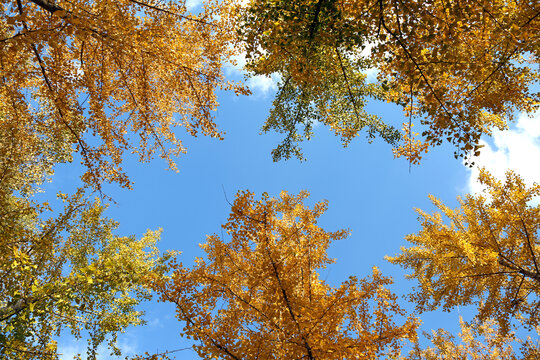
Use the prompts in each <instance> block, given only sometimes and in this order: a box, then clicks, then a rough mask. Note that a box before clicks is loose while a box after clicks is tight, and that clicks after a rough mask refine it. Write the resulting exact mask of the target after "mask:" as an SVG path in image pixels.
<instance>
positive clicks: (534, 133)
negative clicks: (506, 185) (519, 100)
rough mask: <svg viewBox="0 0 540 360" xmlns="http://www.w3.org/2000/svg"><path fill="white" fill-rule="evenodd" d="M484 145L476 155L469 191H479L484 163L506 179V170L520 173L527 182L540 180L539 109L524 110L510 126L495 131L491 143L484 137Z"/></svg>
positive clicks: (493, 172)
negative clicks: (479, 177) (514, 123)
mask: <svg viewBox="0 0 540 360" xmlns="http://www.w3.org/2000/svg"><path fill="white" fill-rule="evenodd" d="M480 143H481V144H482V145H484V147H483V148H482V149H481V153H480V156H479V157H478V158H477V159H475V163H476V165H475V166H474V167H473V168H472V169H471V171H470V173H469V179H468V191H469V192H470V193H479V192H480V191H481V190H482V186H481V185H480V183H478V181H477V178H478V172H479V168H480V167H485V168H486V169H487V170H488V171H489V172H490V173H491V174H492V175H493V176H495V177H497V178H499V179H504V177H505V172H506V171H507V170H513V171H515V172H516V173H518V174H519V175H520V176H521V177H522V178H523V179H524V180H525V182H526V183H527V184H528V185H531V184H532V183H534V182H537V183H540V112H537V113H535V114H532V115H530V116H529V115H526V114H521V115H520V116H519V118H518V121H517V123H516V125H515V126H514V127H512V129H511V130H507V131H494V132H493V139H492V141H491V143H488V142H487V141H484V140H482V141H481V142H480Z"/></svg>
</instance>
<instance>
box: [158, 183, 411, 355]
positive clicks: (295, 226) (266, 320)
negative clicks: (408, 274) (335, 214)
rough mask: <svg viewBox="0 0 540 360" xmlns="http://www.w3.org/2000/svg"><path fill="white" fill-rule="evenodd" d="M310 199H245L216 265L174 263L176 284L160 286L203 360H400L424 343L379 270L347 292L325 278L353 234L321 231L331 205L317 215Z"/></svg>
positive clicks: (212, 260)
mask: <svg viewBox="0 0 540 360" xmlns="http://www.w3.org/2000/svg"><path fill="white" fill-rule="evenodd" d="M307 196H308V194H307V193H306V192H301V193H300V194H299V195H297V196H292V195H289V194H287V193H286V192H282V193H281V196H280V198H279V199H273V198H269V197H268V196H267V195H263V198H262V200H259V201H257V200H254V197H253V194H252V193H250V192H241V193H239V194H238V196H237V198H236V200H235V202H234V204H233V205H232V212H231V214H230V217H229V221H228V223H227V224H226V225H224V226H223V228H224V230H226V232H227V234H228V236H230V240H229V241H225V240H224V239H221V238H220V237H218V236H215V235H214V236H209V237H208V238H207V241H206V243H205V244H203V245H201V246H202V248H203V250H204V251H205V252H206V259H202V258H198V259H197V260H196V263H195V264H194V266H193V267H192V268H187V267H184V266H182V265H181V264H178V263H174V262H173V264H172V268H173V270H174V271H173V274H172V275H171V276H170V277H167V278H158V277H156V278H154V280H153V282H152V284H151V285H152V286H153V288H154V289H155V290H156V291H157V292H158V293H160V294H161V300H162V301H166V302H171V303H173V304H175V305H176V313H177V318H178V319H179V320H181V321H182V322H184V323H185V327H184V333H185V334H186V335H187V336H188V337H189V338H191V339H193V340H196V341H197V342H198V344H197V345H195V346H194V347H195V349H196V351H197V352H198V354H199V355H200V356H201V357H203V358H221V359H330V358H331V359H353V358H354V359H375V358H380V357H381V356H385V355H387V356H397V355H398V354H399V349H400V347H401V345H402V340H406V339H408V340H414V339H415V338H416V328H417V326H418V320H417V319H415V318H413V317H410V316H409V317H406V318H405V316H406V314H405V312H404V310H403V309H401V308H400V307H399V305H398V304H397V301H396V296H395V295H394V294H392V293H391V292H390V291H389V290H388V289H386V288H385V286H386V285H389V284H390V283H391V280H390V279H389V278H387V277H384V276H383V275H381V273H380V272H379V270H377V269H376V268H374V270H373V274H372V276H370V277H368V278H364V279H357V278H356V277H350V278H349V279H348V280H346V281H344V282H343V283H342V284H341V285H339V286H338V287H332V286H331V285H329V284H328V283H326V282H325V281H324V280H322V279H320V278H319V271H320V270H321V269H323V268H325V267H326V265H328V264H330V263H332V262H333V261H332V260H331V259H329V258H328V257H327V254H326V252H327V248H328V246H329V245H330V242H331V241H333V240H338V239H343V238H344V237H345V236H346V234H347V232H346V231H344V230H340V231H336V232H326V231H324V230H323V229H321V228H320V227H318V226H317V219H318V217H319V216H320V215H321V214H322V213H323V212H324V211H325V210H326V207H327V204H326V203H324V202H321V203H318V204H316V205H315V206H314V207H313V209H310V208H308V207H307V206H306V205H304V204H303V201H304V200H305V198H306V197H307ZM396 321H397V322H401V325H398V324H396Z"/></svg>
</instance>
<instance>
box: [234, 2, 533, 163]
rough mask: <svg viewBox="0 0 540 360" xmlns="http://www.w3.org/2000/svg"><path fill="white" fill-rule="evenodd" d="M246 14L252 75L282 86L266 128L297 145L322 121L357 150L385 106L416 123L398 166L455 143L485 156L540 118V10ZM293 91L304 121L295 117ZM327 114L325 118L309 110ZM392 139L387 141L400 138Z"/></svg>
mask: <svg viewBox="0 0 540 360" xmlns="http://www.w3.org/2000/svg"><path fill="white" fill-rule="evenodd" d="M239 8H240V14H241V15H240V20H239V22H240V27H241V29H240V30H239V32H240V34H241V39H242V40H243V41H244V42H245V43H246V44H245V48H246V52H247V59H248V65H247V69H248V70H250V71H251V72H252V73H254V74H263V75H269V74H273V73H278V74H280V75H281V77H282V81H281V85H280V90H279V91H278V94H277V96H276V99H275V102H274V110H273V112H272V114H271V116H270V117H269V119H268V121H267V124H266V125H265V128H264V129H271V128H274V129H277V130H279V131H285V132H287V134H288V137H287V139H286V144H288V143H290V141H289V138H292V139H297V138H299V137H301V135H299V134H297V128H298V127H299V126H301V125H302V124H304V125H306V124H307V125H310V124H312V123H313V122H314V121H320V122H322V123H324V124H326V125H329V126H330V127H332V128H334V130H335V129H338V131H337V132H338V133H339V134H341V135H342V136H343V135H344V136H345V138H346V140H347V141H349V140H350V138H351V137H353V136H355V135H356V134H357V133H358V131H359V130H360V129H361V128H362V127H367V128H368V129H369V128H370V127H372V126H376V127H378V128H379V125H377V124H383V122H382V121H381V120H380V119H377V118H374V117H371V118H370V117H369V116H368V115H367V114H365V113H364V110H363V108H364V105H365V103H366V101H367V100H368V99H369V98H373V99H381V98H382V99H386V100H387V101H391V102H394V103H396V104H398V105H402V106H403V108H404V110H405V115H406V117H407V118H409V121H408V125H407V126H406V127H405V131H404V132H403V138H402V139H401V140H402V141H401V144H399V145H398V146H396V155H397V156H400V155H404V156H406V157H408V158H409V160H410V161H412V162H416V161H418V160H419V158H420V156H421V153H423V152H424V151H426V150H427V147H428V146H429V145H431V146H433V145H439V144H441V143H442V142H443V141H449V142H450V143H452V144H454V145H455V146H456V148H457V149H456V155H464V154H473V155H474V154H478V152H479V149H480V145H479V139H480V136H481V135H482V134H490V132H491V131H492V130H493V129H504V128H505V127H506V126H507V123H508V121H510V120H511V119H512V118H513V114H514V113H515V111H524V112H530V111H532V110H534V109H537V108H538V104H539V94H538V92H535V91H534V90H533V89H534V87H533V85H535V84H538V80H539V73H538V63H539V59H540V57H539V55H540V54H539V50H538V49H540V47H539V43H538V41H539V40H538V33H539V32H540V16H539V14H540V6H539V4H538V2H537V1H509V0H495V1H493V0H489V1H487V0H486V1H484V0H480V1H479V0H464V1H435V0H428V1H416V0H403V1H402V0H400V1H397V0H340V1H336V0H300V1H294V2H291V1H287V0H278V1H275V0H252V1H249V2H248V3H247V4H245V5H244V4H241V5H239ZM368 68H373V69H376V70H378V71H379V73H378V79H379V80H380V83H379V84H378V85H374V84H369V85H368V84H366V76H365V72H366V70H367V69H368ZM337 77H339V78H340V80H339V81H338V80H336V78H337ZM328 84H335V86H337V87H340V88H341V89H340V91H335V88H334V86H328ZM288 88H293V89H295V94H296V95H295V98H294V101H295V102H296V103H298V104H299V105H298V106H297V107H296V109H295V111H284V109H285V110H287V109H289V108H290V106H289V105H288V104H289V103H290V102H291V97H290V96H284V94H285V95H287V89H288ZM374 89H378V90H377V91H373V90H374ZM289 92H290V91H289ZM301 104H303V107H302V106H300V105H301ZM339 104H341V105H339ZM315 105H316V106H317V109H318V111H317V116H313V115H311V114H312V113H313V111H311V112H310V111H307V110H306V109H308V108H309V106H315ZM336 105H338V106H336ZM351 114H353V116H351ZM413 117H414V118H419V120H420V122H421V123H422V124H424V125H425V126H423V128H422V140H418V139H416V140H415V139H414V136H413V135H415V134H414V133H413V132H412V130H411V126H410V125H411V123H412V119H413ZM370 119H371V120H370ZM374 121H375V122H374ZM384 128H386V129H392V128H391V127H389V126H388V125H386V126H385V127H384ZM384 128H381V129H384ZM308 129H309V127H308ZM370 133H372V132H371V130H370ZM392 133H393V132H392ZM308 134H309V132H308ZM388 134H389V133H387V132H386V131H383V132H382V133H381V135H382V137H383V138H384V139H386V140H391V141H390V142H391V143H394V142H396V141H397V140H399V138H396V137H395V136H391V137H390V138H388V136H387V135H388ZM280 150H281V149H280V148H278V149H277V150H276V151H280ZM285 155H287V153H286V154H285Z"/></svg>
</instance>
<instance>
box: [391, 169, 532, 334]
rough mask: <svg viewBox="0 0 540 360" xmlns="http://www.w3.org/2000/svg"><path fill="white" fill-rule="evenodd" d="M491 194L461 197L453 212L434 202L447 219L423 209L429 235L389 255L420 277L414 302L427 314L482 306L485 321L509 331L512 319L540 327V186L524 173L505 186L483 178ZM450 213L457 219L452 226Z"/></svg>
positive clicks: (486, 176)
mask: <svg viewBox="0 0 540 360" xmlns="http://www.w3.org/2000/svg"><path fill="white" fill-rule="evenodd" d="M480 181H481V182H482V184H484V185H485V186H486V190H485V194H484V195H478V196H474V195H467V196H466V197H465V198H464V199H459V202H460V208H458V209H455V210H452V209H450V208H448V207H447V206H445V205H443V204H442V203H441V202H440V201H439V200H437V199H436V198H434V197H432V201H433V203H434V204H435V206H437V208H439V210H440V211H441V212H442V214H441V213H435V214H433V215H430V214H427V213H425V212H423V211H421V210H418V213H419V215H420V221H421V226H422V229H421V231H420V232H419V233H418V234H412V235H409V236H408V237H407V240H408V241H409V242H410V243H411V244H413V245H414V246H413V247H410V248H402V253H401V254H399V255H397V256H395V257H389V258H388V259H389V260H390V261H391V262H392V263H395V264H399V265H401V266H403V267H406V268H409V269H411V270H412V271H413V273H412V274H410V277H411V278H415V279H417V280H418V282H419V286H418V288H417V290H416V291H415V293H414V294H412V295H411V299H412V300H414V301H415V302H416V304H417V307H418V309H419V310H421V311H426V310H433V309H436V308H437V307H439V306H442V307H443V308H444V309H446V310H448V309H451V308H453V307H456V306H458V305H469V304H475V305H477V306H478V319H479V320H480V321H485V320H487V319H490V318H491V319H495V320H497V322H498V325H499V327H500V328H501V331H502V332H503V333H507V332H508V331H509V330H510V324H511V321H512V320H515V321H518V322H520V323H522V324H523V325H526V326H527V327H530V328H534V327H536V326H538V325H539V319H538V316H537V312H538V308H539V307H540V302H539V300H540V299H539V290H540V273H539V271H538V266H539V265H538V262H539V260H538V251H539V247H540V242H539V239H538V229H539V226H540V206H539V205H538V204H536V205H533V204H532V202H534V201H536V202H537V201H538V195H540V186H539V185H537V184H535V185H533V186H532V187H530V188H527V187H526V186H525V184H524V182H523V180H522V179H521V178H520V177H519V176H518V175H516V174H514V173H512V172H509V173H507V177H506V181H505V183H502V182H500V181H498V180H496V179H494V178H493V177H492V176H491V175H490V174H489V173H488V172H486V171H482V172H481V173H480ZM443 215H444V216H445V217H447V218H448V219H449V220H450V224H449V225H447V224H445V223H444V222H443Z"/></svg>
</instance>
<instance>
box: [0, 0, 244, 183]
mask: <svg viewBox="0 0 540 360" xmlns="http://www.w3.org/2000/svg"><path fill="white" fill-rule="evenodd" d="M229 10H231V9H230V8H229V7H227V2H226V1H225V2H216V1H208V2H206V3H205V5H204V7H203V9H202V10H201V11H200V12H199V13H197V14H191V13H189V12H188V11H187V10H186V5H185V2H184V1H155V0H148V1H147V0H141V1H139V0H120V1H114V2H103V1H79V0H76V1H63V0H59V1H50V0H12V1H4V2H2V4H0V74H1V76H0V116H1V117H0V119H1V120H0V121H1V126H2V127H5V128H10V129H11V132H12V136H18V137H20V138H21V139H24V141H25V142H31V141H45V143H46V144H48V146H49V147H50V149H52V150H53V153H54V152H59V153H60V154H62V156H61V157H62V158H64V159H66V153H67V155H71V153H72V152H73V151H76V152H78V153H79V154H80V156H81V162H82V163H83V165H84V166H85V167H86V168H87V171H86V173H85V174H84V175H83V180H84V181H85V183H86V184H89V185H90V186H91V187H93V188H94V189H100V184H102V183H103V181H112V182H117V183H119V184H120V185H122V186H129V185H130V182H129V179H128V177H127V175H126V174H125V172H124V171H123V170H122V166H121V164H122V161H123V157H124V155H125V154H126V152H127V153H135V154H136V155H137V156H138V158H139V159H140V160H142V161H145V160H148V159H149V158H150V157H152V155H153V154H154V153H158V154H159V156H161V157H163V158H165V159H166V160H167V161H168V163H169V165H170V166H171V167H172V168H174V163H173V161H172V158H171V156H176V155H178V154H180V153H182V152H184V151H185V149H184V147H183V146H182V144H181V142H180V140H179V139H178V138H177V133H176V132H175V128H176V127H177V126H183V127H185V128H186V129H187V131H188V132H189V133H190V134H192V135H195V134H197V133H198V132H201V133H203V134H205V135H210V136H213V137H220V136H221V135H220V133H219V132H218V130H217V128H216V125H215V124H214V122H213V120H212V111H213V110H214V109H215V108H216V106H217V100H216V95H215V90H216V88H224V89H235V90H238V91H243V90H242V89H241V88H240V87H237V86H235V85H233V84H230V83H228V82H226V81H224V79H223V74H222V64H223V62H224V61H226V60H227V59H228V58H229V56H230V55H231V51H232V50H231V49H232V47H231V46H229V44H230V40H231V36H232V35H233V33H232V31H231V24H230V18H231V17H230V16H229ZM27 146H31V144H29V145H27ZM67 159H69V157H68V158H67Z"/></svg>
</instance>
